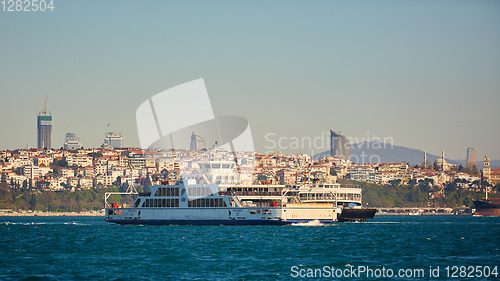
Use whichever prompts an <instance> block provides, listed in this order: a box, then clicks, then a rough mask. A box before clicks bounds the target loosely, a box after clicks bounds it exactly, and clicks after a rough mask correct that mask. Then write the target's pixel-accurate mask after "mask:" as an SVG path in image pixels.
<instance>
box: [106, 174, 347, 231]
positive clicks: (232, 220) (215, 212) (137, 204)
mask: <svg viewBox="0 0 500 281" xmlns="http://www.w3.org/2000/svg"><path fill="white" fill-rule="evenodd" d="M172 183H173V182H172V181H169V182H165V181H163V182H160V184H157V185H154V184H153V185H151V186H150V190H151V192H147V193H138V194H137V195H138V196H137V198H136V199H135V201H134V203H133V205H132V206H131V207H127V206H125V205H122V204H118V203H108V202H107V199H108V198H109V195H111V193H108V194H107V195H106V200H105V204H106V215H105V221H107V222H112V223H118V224H204V225H206V224H246V225H256V224H259V225H260V224H262V225H265V224H274V225H283V224H293V223H301V222H309V221H313V220H319V221H320V222H322V223H333V222H336V221H337V214H338V212H339V210H338V209H337V207H336V206H335V204H333V203H302V202H291V201H290V202H289V200H288V199H289V197H287V196H285V194H284V191H283V190H281V191H280V193H277V192H278V191H274V192H273V193H272V194H271V193H268V194H266V193H261V194H260V195H259V198H258V200H254V201H250V200H242V199H241V198H240V197H239V196H237V195H236V193H235V192H234V191H233V190H231V189H225V190H223V191H221V190H220V186H219V185H217V184H204V185H199V184H197V185H188V184H187V183H186V181H185V180H183V179H180V180H178V181H177V182H175V184H172ZM115 194H116V193H115Z"/></svg>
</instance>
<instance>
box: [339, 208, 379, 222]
mask: <svg viewBox="0 0 500 281" xmlns="http://www.w3.org/2000/svg"><path fill="white" fill-rule="evenodd" d="M376 212H377V209H373V208H369V209H368V208H366V209H354V208H344V209H343V210H342V213H340V215H339V217H338V221H339V222H351V221H366V220H367V219H373V217H374V216H375V213H376Z"/></svg>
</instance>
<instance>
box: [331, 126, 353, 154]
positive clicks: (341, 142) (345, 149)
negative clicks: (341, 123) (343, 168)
mask: <svg viewBox="0 0 500 281" xmlns="http://www.w3.org/2000/svg"><path fill="white" fill-rule="evenodd" d="M330 145H331V154H332V156H333V157H339V158H343V159H346V160H349V157H350V155H351V144H350V143H349V140H347V138H346V137H345V136H344V135H342V134H341V133H340V132H338V133H337V132H334V131H333V130H330Z"/></svg>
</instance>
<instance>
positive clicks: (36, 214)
mask: <svg viewBox="0 0 500 281" xmlns="http://www.w3.org/2000/svg"><path fill="white" fill-rule="evenodd" d="M0 217H104V212H29V213H28V212H0Z"/></svg>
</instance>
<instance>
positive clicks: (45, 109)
mask: <svg viewBox="0 0 500 281" xmlns="http://www.w3.org/2000/svg"><path fill="white" fill-rule="evenodd" d="M48 100H49V95H47V97H46V98H45V107H44V109H43V111H42V112H43V115H44V116H47V101H48Z"/></svg>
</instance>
